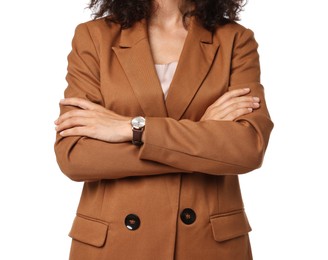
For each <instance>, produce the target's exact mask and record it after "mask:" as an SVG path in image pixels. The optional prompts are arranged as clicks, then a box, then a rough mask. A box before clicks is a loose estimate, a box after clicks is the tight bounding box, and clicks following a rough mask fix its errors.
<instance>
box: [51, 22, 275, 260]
mask: <svg viewBox="0 0 328 260" xmlns="http://www.w3.org/2000/svg"><path fill="white" fill-rule="evenodd" d="M68 62H69V63H68V74H67V82H68V87H67V89H66V90H65V97H80V98H85V99H88V100H91V101H92V102H95V103H98V104H101V105H102V106H104V107H106V108H108V109H110V110H112V111H114V112H116V113H118V114H121V115H124V116H130V117H134V116H144V117H145V118H146V128H145V132H144V144H143V145H142V146H141V147H137V146H135V145H132V144H131V143H128V142H126V143H108V142H103V141H99V140H96V139H92V138H88V137H83V136H74V137H61V136H59V135H57V139H56V143H55V152H56V156H57V161H58V164H59V166H60V168H61V170H62V171H63V172H64V173H65V174H66V175H67V176H68V177H69V178H71V179H72V180H75V181H84V182H85V183H84V188H83V192H82V196H81V200H80V203H79V207H78V210H77V215H76V218H75V220H74V222H73V226H72V229H71V232H70V236H71V237H72V239H73V240H72V247H71V254H70V259H72V260H73V259H74V260H75V259H76V260H92V259H95V260H103V259H115V260H126V259H136V260H169V259H176V260H199V259H206V260H212V259H213V260H214V259H221V260H246V259H252V256H251V249H250V245H249V238H248V232H249V231H250V230H251V228H250V225H249V223H248V220H247V217H246V214H245V211H244V207H243V202H242V197H241V193H240V188H239V182H238V174H242V173H246V172H249V171H252V170H254V169H256V168H258V167H260V165H261V163H262V160H263V156H264V152H265V150H266V147H267V144H268V140H269V135H270V132H271V130H272V127H273V124H272V122H271V120H270V117H269V114H268V111H267V107H266V103H265V99H264V90H263V87H262V85H261V83H260V67H259V56H258V53H257V43H256V41H255V39H254V37H253V33H252V31H250V30H249V29H246V28H244V27H242V26H241V25H239V24H237V23H230V24H226V25H224V26H219V27H218V29H217V30H216V31H214V32H210V31H208V30H206V29H204V28H203V27H202V26H201V25H199V24H198V23H197V22H196V21H195V20H192V21H191V24H190V26H189V28H188V35H187V38H186V40H185V43H184V47H183V50H182V53H181V56H180V59H179V62H178V66H177V69H176V72H175V74H174V77H173V80H172V83H171V86H170V89H169V93H168V95H167V98H166V99H165V98H164V95H163V92H162V89H161V86H160V82H159V79H158V77H157V75H156V70H155V67H154V62H153V59H152V54H151V50H150V45H149V41H148V35H147V23H146V21H144V20H142V21H140V22H137V23H136V24H135V25H134V26H133V27H132V28H129V29H125V30H122V29H121V28H120V26H119V25H117V24H108V23H106V21H105V20H104V19H99V20H95V21H90V22H87V23H84V24H81V25H79V26H78V27H77V29H76V32H75V36H74V39H73V43H72V51H71V53H70V54H69V57H68ZM238 88H250V89H251V92H250V94H251V95H253V96H258V97H260V99H261V106H260V108H259V109H257V110H255V111H253V112H252V113H250V114H247V115H244V116H241V117H239V118H237V119H236V120H234V121H213V120H212V121H211V120H209V121H200V118H201V117H202V115H203V114H204V112H205V110H206V109H207V107H208V106H209V105H211V104H212V103H213V102H214V101H215V100H217V99H218V98H219V97H220V96H222V95H223V94H224V93H225V92H227V91H229V90H232V89H238ZM69 109H76V108H73V107H61V113H64V112H66V111H68V110H69Z"/></svg>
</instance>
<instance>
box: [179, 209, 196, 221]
mask: <svg viewBox="0 0 328 260" xmlns="http://www.w3.org/2000/svg"><path fill="white" fill-rule="evenodd" d="M180 218H181V220H182V222H183V223H185V224H186V225H191V224H192V223H194V222H195V221H196V213H195V211H193V210H192V209H189V208H187V209H184V210H183V211H182V212H181V214H180Z"/></svg>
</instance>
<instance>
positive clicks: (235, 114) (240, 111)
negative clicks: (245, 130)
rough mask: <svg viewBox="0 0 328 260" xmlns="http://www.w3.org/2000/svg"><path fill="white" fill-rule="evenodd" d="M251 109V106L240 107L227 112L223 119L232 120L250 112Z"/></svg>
mask: <svg viewBox="0 0 328 260" xmlns="http://www.w3.org/2000/svg"><path fill="white" fill-rule="evenodd" d="M253 111H254V110H253V109H252V108H241V109H238V110H235V111H233V112H231V113H229V114H228V115H227V116H226V117H224V118H223V120H228V121H233V120H235V119H237V118H238V117H240V116H244V115H247V114H250V113H252V112H253Z"/></svg>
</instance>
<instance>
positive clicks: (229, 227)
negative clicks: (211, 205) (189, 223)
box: [210, 211, 252, 242]
mask: <svg viewBox="0 0 328 260" xmlns="http://www.w3.org/2000/svg"><path fill="white" fill-rule="evenodd" d="M210 221H211V225H212V231H213V235H214V239H215V240H216V241H217V242H223V241H226V240H229V239H233V238H237V237H240V236H243V235H246V234H247V233H248V232H250V231H251V230H252V229H251V227H250V225H249V223H248V220H247V216H246V213H245V212H244V211H238V212H236V211H235V212H231V213H226V214H222V215H215V216H212V217H211V218H210Z"/></svg>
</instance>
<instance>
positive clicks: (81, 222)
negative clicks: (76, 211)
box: [69, 215, 108, 247]
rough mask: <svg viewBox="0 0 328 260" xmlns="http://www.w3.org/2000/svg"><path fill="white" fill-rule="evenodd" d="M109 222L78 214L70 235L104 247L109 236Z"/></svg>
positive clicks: (86, 242) (84, 241) (89, 243)
mask: <svg viewBox="0 0 328 260" xmlns="http://www.w3.org/2000/svg"><path fill="white" fill-rule="evenodd" d="M107 230H108V224H106V223H104V222H101V221H98V220H95V219H90V218H87V217H84V216H81V215H77V216H76V217H75V219H74V222H73V225H72V228H71V231H70V232H69V236H70V237H71V238H73V239H75V240H77V241H80V242H82V243H85V244H88V245H92V246H95V247H102V246H103V245H104V244H105V241H106V238H107Z"/></svg>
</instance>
